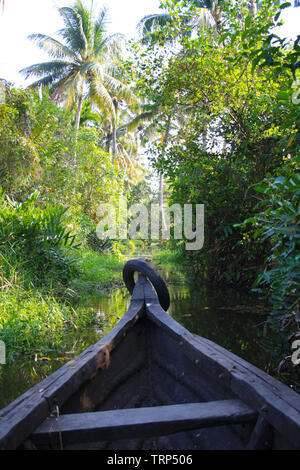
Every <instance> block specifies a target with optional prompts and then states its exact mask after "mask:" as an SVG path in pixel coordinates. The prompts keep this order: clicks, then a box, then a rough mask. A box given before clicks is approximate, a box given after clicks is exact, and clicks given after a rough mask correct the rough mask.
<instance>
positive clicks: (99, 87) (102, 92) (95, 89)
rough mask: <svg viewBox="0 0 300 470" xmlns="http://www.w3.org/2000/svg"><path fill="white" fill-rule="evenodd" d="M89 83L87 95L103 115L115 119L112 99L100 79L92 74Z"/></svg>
mask: <svg viewBox="0 0 300 470" xmlns="http://www.w3.org/2000/svg"><path fill="white" fill-rule="evenodd" d="M89 85H90V87H89V88H90V89H89V95H90V98H91V100H92V101H93V102H95V103H96V104H97V106H98V108H99V109H100V110H101V111H102V113H103V116H104V117H108V118H109V119H111V120H113V121H115V119H116V113H115V108H114V105H113V101H112V98H111V96H110V94H109V93H108V91H107V89H106V87H105V86H104V84H103V83H102V81H101V80H100V79H99V78H98V77H97V76H95V75H94V76H92V79H91V80H90V84H89Z"/></svg>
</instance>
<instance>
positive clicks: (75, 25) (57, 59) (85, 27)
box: [21, 0, 137, 158]
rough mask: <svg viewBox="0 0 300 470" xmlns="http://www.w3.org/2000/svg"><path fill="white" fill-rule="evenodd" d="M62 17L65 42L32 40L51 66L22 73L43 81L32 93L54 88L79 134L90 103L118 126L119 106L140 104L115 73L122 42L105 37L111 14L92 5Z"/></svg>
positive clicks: (41, 65) (66, 9) (70, 10)
mask: <svg viewBox="0 0 300 470" xmlns="http://www.w3.org/2000/svg"><path fill="white" fill-rule="evenodd" d="M59 13H60V15H61V16H62V19H63V21H64V27H63V28H62V29H61V30H60V31H59V32H58V36H60V37H61V38H62V39H63V41H62V42H61V41H59V40H57V39H55V38H52V37H50V36H47V35H44V34H32V35H31V36H29V39H31V40H32V41H35V42H36V43H37V45H38V46H39V47H40V48H41V49H42V50H44V51H45V52H46V53H48V54H49V56H51V58H52V60H51V61H49V62H43V63H39V64H34V65H31V66H29V67H26V68H25V69H23V70H21V73H23V74H25V76H26V78H29V77H39V79H38V80H37V81H35V82H34V83H32V84H31V85H30V86H31V87H40V86H47V87H50V90H51V96H52V98H53V99H54V100H56V101H61V102H64V104H65V105H66V106H68V107H69V108H72V107H76V119H75V127H76V129H77V130H78V128H79V125H80V115H81V111H82V104H83V101H84V99H85V98H87V97H88V98H89V99H90V100H91V101H92V102H94V103H96V104H97V106H98V108H99V109H100V110H101V112H102V115H103V117H104V118H109V119H110V121H111V123H112V126H114V125H115V120H116V103H118V100H120V99H122V100H125V101H126V102H127V103H128V104H129V105H135V104H136V101H137V100H136V97H135V95H134V94H133V92H132V91H131V90H130V88H129V86H127V85H126V84H124V83H123V82H122V81H121V80H119V79H118V78H117V75H116V73H115V70H116V67H117V64H118V62H119V60H120V58H121V53H122V41H123V36H122V35H120V34H113V35H107V34H106V24H107V10H106V8H102V9H101V10H100V11H99V13H98V15H96V14H95V12H94V8H93V2H91V7H90V9H88V8H87V7H85V6H84V5H83V3H82V1H81V0H77V1H76V2H75V4H74V5H73V6H72V7H64V8H60V9H59ZM113 148H114V147H113ZM114 157H115V155H114V156H113V158H114Z"/></svg>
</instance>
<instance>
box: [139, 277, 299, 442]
mask: <svg viewBox="0 0 300 470" xmlns="http://www.w3.org/2000/svg"><path fill="white" fill-rule="evenodd" d="M145 290H146V298H147V301H146V316H147V318H149V319H150V320H151V321H152V322H154V323H155V324H156V325H157V327H158V328H159V329H160V330H163V331H165V332H166V333H167V334H168V335H170V336H171V337H172V338H174V340H175V341H176V343H177V345H178V347H180V348H181V350H182V354H184V355H186V356H187V357H188V358H189V359H190V360H191V361H193V362H194V364H195V365H196V366H197V368H198V370H199V374H201V372H203V373H205V374H206V376H207V377H208V378H209V377H211V379H212V380H214V381H219V383H221V384H222V385H223V386H224V387H225V388H227V389H228V390H229V391H231V392H232V393H233V394H234V396H236V397H237V398H239V399H240V400H242V401H243V402H245V403H247V404H248V405H249V406H250V407H252V408H253V409H255V410H256V411H257V412H259V413H261V414H262V416H263V417H264V419H265V420H266V421H267V422H269V423H270V424H271V425H272V426H273V427H274V428H275V429H276V430H277V431H278V432H279V433H281V434H282V435H283V436H285V437H286V438H287V440H288V441H290V442H291V443H292V444H293V446H295V447H296V448H299V449H300V395H299V394H297V393H296V392H294V391H293V390H291V389H289V388H288V387H287V386H286V385H284V384H282V383H281V382H279V381H277V380H276V379H274V378H272V377H270V376H269V375H268V374H266V373H265V372H263V371H262V370H260V369H258V368H257V367H255V366H253V365H252V364H250V363H248V362H247V361H244V360H243V359H241V358H240V357H238V356H236V355H235V354H233V353H231V352H230V351H227V350H226V349H224V348H222V347H221V346H219V345H216V344H215V343H213V342H212V341H210V340H208V339H206V338H202V337H199V336H197V335H194V334H192V333H190V332H189V331H188V330H186V329H185V328H184V327H183V326H181V325H180V324H179V323H177V322H176V321H175V320H174V319H173V318H172V317H170V316H169V315H166V314H165V312H164V310H163V309H162V308H161V306H160V305H159V302H158V299H157V297H156V295H155V292H154V290H153V288H152V287H151V285H150V284H149V283H147V285H145ZM156 346H157V348H156V350H155V354H156V356H160V357H163V354H164V347H163V344H162V345H161V347H160V345H159V342H157V343H156Z"/></svg>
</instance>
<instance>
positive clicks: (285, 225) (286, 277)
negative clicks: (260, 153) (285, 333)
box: [249, 163, 300, 332]
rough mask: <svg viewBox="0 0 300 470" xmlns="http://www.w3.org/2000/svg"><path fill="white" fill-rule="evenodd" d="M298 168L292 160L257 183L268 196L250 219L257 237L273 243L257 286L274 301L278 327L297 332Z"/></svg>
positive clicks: (273, 314)
mask: <svg viewBox="0 0 300 470" xmlns="http://www.w3.org/2000/svg"><path fill="white" fill-rule="evenodd" d="M295 169H296V165H295V164H294V165H291V164H289V163H288V164H287V165H286V168H283V169H282V170H281V171H280V172H279V174H278V175H277V176H275V177H269V178H267V179H266V180H264V181H262V182H261V183H260V184H259V185H257V186H256V188H255V189H256V191H258V192H260V193H262V194H263V195H265V199H264V200H263V201H262V202H261V203H260V204H259V207H258V208H259V210H260V212H258V213H257V214H256V215H255V217H253V218H251V219H250V220H249V222H251V223H253V224H255V226H256V228H257V230H256V232H255V237H256V238H259V240H261V241H264V240H269V242H270V244H271V250H270V254H269V255H268V257H267V259H266V267H265V269H264V271H263V272H262V274H261V275H260V276H259V277H258V278H257V281H256V286H257V290H258V291H259V292H260V293H263V294H264V295H265V296H267V297H268V299H269V301H270V303H271V304H272V312H271V314H270V317H269V321H270V322H271V323H272V324H275V326H276V328H277V329H278V330H279V329H284V327H285V326H287V325H288V327H289V331H293V332H295V331H297V330H299V326H300V318H299V303H300V251H299V248H300V217H299V214H300V175H299V173H295Z"/></svg>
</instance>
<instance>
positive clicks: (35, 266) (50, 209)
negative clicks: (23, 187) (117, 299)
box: [0, 192, 79, 285]
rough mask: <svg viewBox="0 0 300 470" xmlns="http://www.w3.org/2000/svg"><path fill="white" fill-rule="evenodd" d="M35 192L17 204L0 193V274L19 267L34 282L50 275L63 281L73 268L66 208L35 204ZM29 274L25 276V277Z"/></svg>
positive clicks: (43, 280) (74, 257)
mask: <svg viewBox="0 0 300 470" xmlns="http://www.w3.org/2000/svg"><path fill="white" fill-rule="evenodd" d="M37 197H38V192H35V193H34V194H32V195H31V196H30V197H29V198H28V199H27V200H26V201H25V202H21V203H18V202H16V201H14V200H12V199H10V198H9V197H5V196H4V194H3V193H2V194H1V196H0V254H1V257H2V264H3V272H2V274H3V276H4V277H6V278H9V277H10V276H11V270H12V267H13V269H16V270H18V269H19V270H20V271H21V272H22V273H23V274H24V275H25V274H26V276H25V277H24V280H26V279H25V278H27V279H28V280H29V281H30V282H31V283H34V285H40V284H41V283H45V282H46V283H47V282H48V281H49V280H51V279H52V278H55V279H57V280H60V281H62V282H66V281H67V279H68V276H70V274H71V273H72V272H74V269H75V263H76V260H77V258H76V256H75V249H76V248H78V246H79V245H76V244H75V236H74V235H72V234H71V233H70V231H69V229H68V225H67V222H68V221H67V217H66V209H64V208H62V207H59V206H47V207H46V208H45V209H43V208H41V207H40V206H38V204H37ZM28 276H29V278H28Z"/></svg>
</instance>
